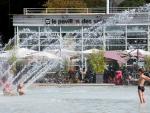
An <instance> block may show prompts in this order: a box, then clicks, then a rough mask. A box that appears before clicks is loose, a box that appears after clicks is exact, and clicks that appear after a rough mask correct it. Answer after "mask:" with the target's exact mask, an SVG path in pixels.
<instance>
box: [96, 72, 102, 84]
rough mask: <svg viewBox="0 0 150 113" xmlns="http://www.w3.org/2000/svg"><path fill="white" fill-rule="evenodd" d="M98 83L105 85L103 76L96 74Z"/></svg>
mask: <svg viewBox="0 0 150 113" xmlns="http://www.w3.org/2000/svg"><path fill="white" fill-rule="evenodd" d="M96 83H103V74H96Z"/></svg>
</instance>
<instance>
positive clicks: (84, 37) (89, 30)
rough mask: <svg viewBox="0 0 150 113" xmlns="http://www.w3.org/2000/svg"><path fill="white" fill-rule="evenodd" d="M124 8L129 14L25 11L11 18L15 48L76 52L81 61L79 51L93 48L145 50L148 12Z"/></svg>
mask: <svg viewBox="0 0 150 113" xmlns="http://www.w3.org/2000/svg"><path fill="white" fill-rule="evenodd" d="M127 9H128V10H131V11H128V12H127V13H126V12H124V13H120V12H121V11H122V10H124V9H120V10H118V9H113V10H111V11H113V12H112V13H111V14H105V11H104V10H102V9H75V10H74V9H55V10H54V9H25V10H24V14H23V15H14V16H13V26H14V28H15V36H16V45H17V46H18V47H24V48H29V49H33V50H37V51H43V50H55V49H58V50H62V49H65V50H66V49H67V50H70V51H80V52H81V54H80V57H81V59H82V62H83V59H84V55H83V51H86V50H89V49H93V48H96V49H104V50H106V51H110V50H127V49H137V48H138V49H144V50H148V51H149V50H150V44H149V43H150V19H149V17H150V15H149V13H148V12H146V11H143V12H142V11H138V12H136V11H135V10H132V9H130V8H127ZM118 15H120V16H118ZM122 16H126V17H124V18H122ZM130 17H131V18H132V19H130V21H128V20H126V19H128V18H130ZM118 18H120V19H118ZM116 20H117V21H116ZM118 20H119V21H118ZM114 21H115V22H114ZM61 54H62V53H61ZM82 64H83V63H82Z"/></svg>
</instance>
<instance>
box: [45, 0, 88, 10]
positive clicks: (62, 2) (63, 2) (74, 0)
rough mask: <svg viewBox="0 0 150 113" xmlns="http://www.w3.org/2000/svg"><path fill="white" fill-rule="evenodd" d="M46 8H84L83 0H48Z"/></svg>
mask: <svg viewBox="0 0 150 113" xmlns="http://www.w3.org/2000/svg"><path fill="white" fill-rule="evenodd" d="M44 6H45V7H47V8H86V7H87V6H86V3H85V2H84V1H83V0H48V1H47V2H46V3H45V4H44Z"/></svg>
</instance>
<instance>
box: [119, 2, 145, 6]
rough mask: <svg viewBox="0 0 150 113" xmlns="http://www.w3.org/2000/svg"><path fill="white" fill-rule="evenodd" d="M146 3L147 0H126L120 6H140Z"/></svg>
mask: <svg viewBox="0 0 150 113" xmlns="http://www.w3.org/2000/svg"><path fill="white" fill-rule="evenodd" d="M144 4H145V0H125V1H123V2H122V3H121V4H120V5H119V6H120V7H138V6H143V5H144Z"/></svg>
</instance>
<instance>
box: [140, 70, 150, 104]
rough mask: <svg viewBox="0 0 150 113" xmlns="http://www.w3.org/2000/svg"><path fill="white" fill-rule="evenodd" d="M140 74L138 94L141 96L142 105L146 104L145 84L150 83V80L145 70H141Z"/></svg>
mask: <svg viewBox="0 0 150 113" xmlns="http://www.w3.org/2000/svg"><path fill="white" fill-rule="evenodd" d="M138 74H139V76H140V78H139V80H138V94H139V99H140V102H141V104H142V103H145V98H144V90H145V88H144V83H145V81H150V78H149V77H147V76H145V75H144V69H143V68H140V69H139V70H138Z"/></svg>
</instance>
